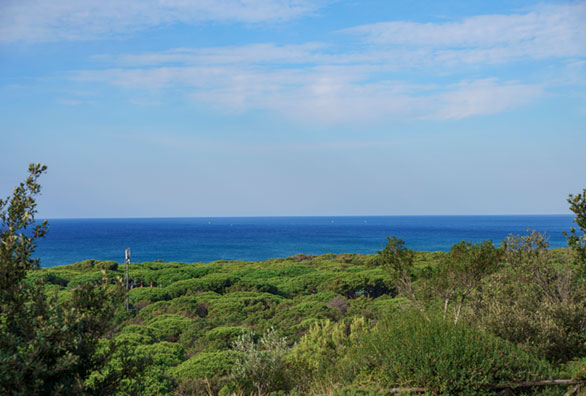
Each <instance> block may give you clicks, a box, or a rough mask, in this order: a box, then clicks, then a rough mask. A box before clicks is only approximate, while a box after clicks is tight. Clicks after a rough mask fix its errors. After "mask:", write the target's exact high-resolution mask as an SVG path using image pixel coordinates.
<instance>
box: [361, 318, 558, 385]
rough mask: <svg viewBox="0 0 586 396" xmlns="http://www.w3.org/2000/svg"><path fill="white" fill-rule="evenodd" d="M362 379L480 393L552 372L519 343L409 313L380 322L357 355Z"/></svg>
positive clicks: (362, 344)
mask: <svg viewBox="0 0 586 396" xmlns="http://www.w3.org/2000/svg"><path fill="white" fill-rule="evenodd" d="M351 353H352V354H353V359H354V361H357V362H362V364H365V366H364V367H363V368H362V369H361V374H360V375H359V377H358V379H360V378H366V377H368V378H372V377H374V378H379V379H380V382H381V383H382V384H383V385H385V386H420V387H424V388H426V389H428V391H430V392H432V393H434V394H445V395H452V394H466V395H478V394H486V393H488V390H489V389H488V388H487V386H488V385H490V384H499V383H503V382H520V381H528V380H535V379H543V378H548V376H549V375H551V373H552V368H551V366H550V365H549V363H547V362H546V361H543V360H540V359H537V358H536V357H534V356H532V355H530V354H528V353H527V352H525V351H524V350H523V349H521V348H519V347H517V346H515V345H514V344H512V343H510V342H507V341H505V340H502V339H500V338H498V337H495V336H493V335H491V334H488V333H485V332H482V331H479V330H475V329H472V328H468V327H465V326H463V325H461V324H460V325H456V324H453V323H452V322H447V321H445V320H443V319H440V318H436V319H434V320H431V321H429V320H427V319H426V318H425V317H424V316H422V314H421V313H419V312H415V311H405V312H403V313H402V314H401V315H400V316H399V315H397V316H395V317H392V318H389V319H387V320H383V321H380V322H379V323H378V324H377V326H376V328H375V329H374V330H373V331H372V332H370V333H369V334H368V336H367V337H366V338H365V342H363V343H361V344H360V345H359V346H357V348H356V349H355V350H354V351H352V352H351Z"/></svg>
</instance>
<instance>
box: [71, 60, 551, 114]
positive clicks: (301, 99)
mask: <svg viewBox="0 0 586 396" xmlns="http://www.w3.org/2000/svg"><path fill="white" fill-rule="evenodd" d="M371 71H372V69H371V68H370V67H368V66H366V67H360V66H356V65H355V66H329V67H325V66H314V67H304V68H302V69H300V68H285V69H276V70H265V69H256V68H254V67H251V66H248V67H246V68H242V66H241V65H213V66H181V67H159V68H149V69H144V68H142V69H110V70H103V71H81V72H78V73H76V75H75V77H74V78H75V79H77V80H78V81H84V82H100V83H107V84H113V85H117V86H119V87H123V88H132V89H145V88H147V87H148V89H165V88H170V87H175V88H180V89H182V90H183V91H184V92H185V94H186V95H188V96H189V97H191V98H192V99H194V100H196V101H198V102H202V103H207V104H209V105H212V106H214V107H216V108H217V109H218V110H220V111H223V112H227V113H230V112H245V111H247V110H250V109H261V110H268V111H274V112H278V113H280V114H283V115H285V116H289V117H291V118H294V119H304V120H308V121H309V122H320V123H334V124H336V123H346V122H369V121H380V120H388V119H398V118H402V119H408V118H431V119H443V120H445V119H461V118H466V117H471V116H475V115H485V114H494V113H498V112H501V111H506V110H509V109H514V108H516V107H518V106H521V105H523V104H526V103H527V102H530V101H531V100H532V99H535V98H537V97H539V96H541V95H542V94H543V89H542V87H541V86H538V85H531V84H522V83H518V82H514V83H511V82H507V81H500V80H497V79H480V80H473V81H466V82H462V83H459V84H453V85H449V86H446V87H443V86H438V85H433V84H428V85H424V84H412V83H408V82H404V81H393V80H378V81H372V82H368V79H369V77H370V76H371Z"/></svg>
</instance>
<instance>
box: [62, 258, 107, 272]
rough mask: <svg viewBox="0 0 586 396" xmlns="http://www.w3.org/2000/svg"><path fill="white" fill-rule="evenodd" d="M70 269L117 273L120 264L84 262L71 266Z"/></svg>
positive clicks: (94, 261)
mask: <svg viewBox="0 0 586 396" xmlns="http://www.w3.org/2000/svg"><path fill="white" fill-rule="evenodd" d="M70 268H71V269H74V270H76V271H101V270H106V271H116V270H117V269H118V263H117V262H115V261H100V260H83V261H78V262H77V263H74V264H71V266H70Z"/></svg>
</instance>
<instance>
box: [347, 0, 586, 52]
mask: <svg viewBox="0 0 586 396" xmlns="http://www.w3.org/2000/svg"><path fill="white" fill-rule="evenodd" d="M585 29H586V3H585V2H576V3H570V4H550V5H542V6H539V7H536V8H535V9H533V10H531V11H528V12H526V13H518V14H510V15H480V16H471V17H468V18H464V19H462V20H459V21H455V22H446V23H416V22H404V21H394V22H380V23H374V24H368V25H361V26H356V27H353V28H350V29H345V30H344V32H345V33H349V34H352V35H355V36H357V37H359V38H361V39H364V40H366V41H367V42H369V43H371V44H373V45H376V46H378V47H379V48H381V47H382V48H385V49H386V50H387V51H391V52H394V51H396V52H399V51H404V50H405V49H407V50H408V51H413V50H415V49H417V50H419V51H420V54H422V55H423V57H424V58H425V59H428V60H432V61H434V62H438V61H439V62H458V63H460V62H466V63H500V62H506V61H509V60H511V59H518V58H532V59H544V58H550V57H573V56H586V40H585V39H584V35H585V34H584V32H585Z"/></svg>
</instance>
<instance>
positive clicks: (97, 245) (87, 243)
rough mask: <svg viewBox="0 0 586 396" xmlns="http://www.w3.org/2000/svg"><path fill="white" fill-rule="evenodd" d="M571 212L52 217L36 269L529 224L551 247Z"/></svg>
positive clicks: (232, 255) (560, 241) (284, 251)
mask: <svg viewBox="0 0 586 396" xmlns="http://www.w3.org/2000/svg"><path fill="white" fill-rule="evenodd" d="M571 226H572V216H570V215H549V216H380V217H379V216H366V217H237V218H154V219H53V220H49V233H48V234H47V236H46V237H45V238H44V239H42V240H40V241H39V246H38V248H37V251H36V256H37V257H40V259H41V266H42V267H52V266H54V265H62V264H71V263H74V262H76V261H80V260H85V259H90V258H92V259H98V260H114V261H117V262H123V261H124V249H125V248H127V247H129V248H131V249H132V261H133V262H143V261H153V260H156V259H161V260H164V261H181V262H210V261H214V260H220V259H226V260H248V261H251V260H265V259H269V258H273V257H287V256H292V255H295V254H297V253H305V254H324V253H376V251H377V250H380V249H382V248H383V247H384V245H385V242H386V240H385V237H386V236H387V235H396V236H397V237H399V238H402V239H404V240H405V242H406V243H407V245H408V246H409V247H410V248H412V249H416V250H427V251H436V250H443V251H447V250H449V249H450V247H451V246H452V245H453V244H455V243H458V242H459V241H461V240H468V241H481V240H485V239H492V240H493V241H494V242H495V244H498V243H500V241H501V240H502V239H503V238H504V237H506V236H507V235H508V234H511V233H513V234H522V233H524V232H525V230H526V229H527V227H529V228H531V229H536V230H538V231H540V232H545V233H547V235H548V236H549V241H550V245H551V247H564V246H565V243H566V242H565V238H564V236H563V234H562V231H564V230H568V229H570V227H571Z"/></svg>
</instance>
